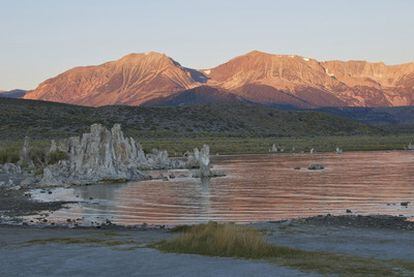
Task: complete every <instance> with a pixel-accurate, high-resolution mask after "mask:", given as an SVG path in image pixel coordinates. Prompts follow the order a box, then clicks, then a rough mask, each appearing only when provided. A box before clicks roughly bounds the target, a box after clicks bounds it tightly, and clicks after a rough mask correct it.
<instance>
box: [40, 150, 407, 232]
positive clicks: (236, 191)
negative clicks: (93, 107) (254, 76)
mask: <svg viewBox="0 0 414 277" xmlns="http://www.w3.org/2000/svg"><path fill="white" fill-rule="evenodd" d="M213 162H214V168H215V169H219V170H222V171H224V172H225V173H226V174H227V176H226V177H220V178H213V179H210V180H205V181H203V182H202V181H201V180H200V179H193V178H175V179H172V180H170V181H162V180H152V181H144V182H132V183H127V184H116V185H91V186H81V187H75V188H68V189H63V188H57V189H53V190H52V194H48V193H44V192H43V193H41V192H40V190H35V191H33V196H32V197H33V198H35V199H38V200H42V201H50V200H74V201H81V202H80V203H79V204H74V205H70V207H69V208H68V209H62V210H59V211H56V212H54V213H52V214H50V215H49V217H48V219H49V221H54V222H57V223H62V222H66V219H67V218H72V219H74V218H82V222H83V223H88V222H89V223H90V222H91V221H97V222H102V221H104V220H106V219H109V220H111V221H112V222H113V223H117V224H124V225H136V224H141V223H144V222H145V223H147V224H171V225H174V224H189V223H200V222H206V221H209V220H214V221H233V222H257V221H270V220H281V219H289V218H297V217H307V216H313V215H319V214H327V213H330V214H345V213H346V209H350V210H352V212H353V213H357V214H391V215H404V216H408V217H414V152H413V151H411V152H409V151H405V152H403V151H401V152H399V151H393V152H349V153H343V154H340V155H338V154H333V153H329V154H297V155H292V154H279V155H245V156H222V157H215V158H214V159H213ZM311 163H321V164H323V165H325V169H324V170H322V171H310V170H308V169H307V167H308V165H309V164H311ZM295 167H301V169H300V170H297V169H295ZM406 201H408V202H411V203H410V204H409V205H408V207H404V206H401V204H400V203H401V202H406Z"/></svg>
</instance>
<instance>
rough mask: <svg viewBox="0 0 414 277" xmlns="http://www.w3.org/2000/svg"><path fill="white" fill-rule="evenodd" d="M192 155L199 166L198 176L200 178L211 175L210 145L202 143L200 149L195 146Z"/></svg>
mask: <svg viewBox="0 0 414 277" xmlns="http://www.w3.org/2000/svg"><path fill="white" fill-rule="evenodd" d="M194 157H195V159H196V161H197V162H198V165H199V167H200V169H199V171H200V172H199V176H200V177H201V178H204V177H210V176H212V173H211V170H210V147H209V146H208V145H207V144H204V145H203V147H202V148H201V150H200V151H199V150H198V149H197V148H195V149H194Z"/></svg>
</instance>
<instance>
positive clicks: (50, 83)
mask: <svg viewBox="0 0 414 277" xmlns="http://www.w3.org/2000/svg"><path fill="white" fill-rule="evenodd" d="M23 98H25V99H34V100H47V101H53V102H63V103H70V104H77V105H84V106H95V107H96V106H105V105H131V106H140V105H148V106H157V105H174V106H179V105H190V104H206V103H216V102H217V103H222V102H250V103H260V104H265V105H269V106H272V105H282V106H288V107H290V106H291V107H296V108H319V107H394V106H410V105H414V63H406V64H400V65H386V64H384V63H370V62H367V61H317V60H315V59H312V58H307V57H301V56H297V55H273V54H268V53H264V52H260V51H252V52H249V53H247V54H245V55H242V56H238V57H236V58H234V59H232V60H230V61H228V62H226V63H224V64H221V65H219V66H217V67H214V68H210V69H202V70H196V69H191V68H187V67H184V66H182V65H180V64H179V63H178V62H176V61H175V60H173V59H172V58H170V57H168V56H166V55H165V54H161V53H157V52H148V53H142V54H129V55H126V56H124V57H122V58H121V59H119V60H116V61H110V62H107V63H104V64H101V65H96V66H82V67H76V68H73V69H70V70H68V71H66V72H63V73H61V74H59V75H58V76H56V77H53V78H51V79H48V80H46V81H44V82H42V83H41V84H40V85H39V86H38V87H37V88H36V89H34V90H32V91H28V92H27V93H26V94H25V95H24V96H23Z"/></svg>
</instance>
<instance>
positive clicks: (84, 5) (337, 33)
mask: <svg viewBox="0 0 414 277" xmlns="http://www.w3.org/2000/svg"><path fill="white" fill-rule="evenodd" d="M413 12H414V1H411V0H382V1H381V0H375V1H374V0H364V1H361V0H359V1H358V0H343V1H339V0H314V1H311V0H289V1H287V0H286V1H277V0H273V1H270V0H269V1H268V0H254V1H242V0H238V1H236V0H226V1H225V0H220V1H218V0H209V1H195V0H192V1H186V0H170V1H167V0H158V1H157V0H151V1H129V0H124V1H122V0H118V1H115V0H113V1H109V0H100V1H99V0H59V1H58V0H31V1H30V0H0V89H12V88H24V89H31V88H34V87H36V86H37V85H38V84H39V83H40V82H41V81H43V80H45V79H47V78H50V77H53V76H55V75H57V74H59V73H61V72H62V71H64V70H67V69H69V68H71V67H74V66H78V65H90V64H99V63H103V62H105V61H108V60H113V59H118V58H120V57H121V56H123V55H125V54H128V53H131V52H137V53H139V52H146V51H149V50H155V51H159V52H163V53H166V54H167V55H169V56H171V57H172V58H174V59H175V60H177V61H178V62H180V63H181V64H182V65H185V66H188V67H193V68H208V67H213V66H216V65H218V64H220V63H223V62H225V61H227V60H228V59H230V58H233V57H234V56H237V55H241V54H244V53H246V52H249V51H251V50H253V49H257V50H262V51H265V52H270V53H277V54H298V55H303V56H309V57H313V58H316V59H320V60H329V59H342V60H349V59H366V60H370V61H384V62H385V63H388V64H396V63H403V62H410V61H414V15H413Z"/></svg>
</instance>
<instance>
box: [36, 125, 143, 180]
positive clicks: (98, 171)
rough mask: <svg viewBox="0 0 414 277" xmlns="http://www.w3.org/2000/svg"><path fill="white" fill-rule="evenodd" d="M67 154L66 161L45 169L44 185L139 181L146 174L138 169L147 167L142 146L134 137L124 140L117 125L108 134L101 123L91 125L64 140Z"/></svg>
mask: <svg viewBox="0 0 414 277" xmlns="http://www.w3.org/2000/svg"><path fill="white" fill-rule="evenodd" d="M64 148H65V147H61V149H64ZM67 155H68V160H63V161H59V162H58V163H57V164H54V165H49V166H47V167H45V168H44V170H43V178H42V181H41V182H42V183H43V184H46V185H62V184H88V183H94V182H99V181H102V180H114V179H126V180H140V179H145V175H144V174H143V173H142V172H141V171H139V170H138V168H142V167H148V165H149V163H148V161H147V159H146V157H145V154H144V151H143V150H142V148H141V146H140V145H139V144H138V143H136V142H135V140H134V139H133V138H125V137H124V134H123V133H122V131H121V126H120V125H119V124H115V125H114V126H113V127H112V129H111V130H110V131H109V130H108V129H106V128H105V127H104V126H102V125H100V124H93V125H92V126H91V131H90V133H85V134H83V135H82V137H81V138H80V137H72V138H70V139H69V140H68V141H67Z"/></svg>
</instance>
